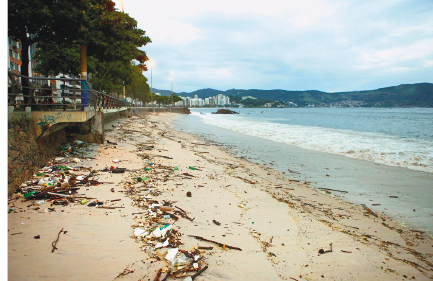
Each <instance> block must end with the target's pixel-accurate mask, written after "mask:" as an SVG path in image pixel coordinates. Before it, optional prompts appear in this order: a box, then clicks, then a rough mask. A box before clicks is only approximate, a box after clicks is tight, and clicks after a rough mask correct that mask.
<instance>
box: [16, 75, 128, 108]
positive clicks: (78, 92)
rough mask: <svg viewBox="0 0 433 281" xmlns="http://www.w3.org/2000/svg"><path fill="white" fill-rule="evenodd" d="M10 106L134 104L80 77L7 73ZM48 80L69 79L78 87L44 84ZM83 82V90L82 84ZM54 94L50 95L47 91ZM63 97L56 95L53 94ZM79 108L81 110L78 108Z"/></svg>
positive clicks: (106, 105)
mask: <svg viewBox="0 0 433 281" xmlns="http://www.w3.org/2000/svg"><path fill="white" fill-rule="evenodd" d="M8 77H9V83H8V105H9V106H14V107H15V108H17V107H20V106H24V107H32V108H34V109H35V110H55V109H56V108H63V110H66V109H68V110H84V107H86V106H91V107H93V108H95V109H97V110H98V109H102V108H116V107H125V106H127V107H130V106H133V104H131V103H129V102H126V101H123V100H120V99H118V98H116V97H113V96H111V95H108V94H104V93H101V92H98V91H96V90H94V89H92V86H91V85H90V83H89V82H87V81H86V80H84V79H78V78H51V77H27V76H23V75H19V74H16V73H13V72H10V71H9V72H8ZM48 81H63V82H64V84H66V82H69V83H71V82H72V84H78V85H74V86H75V87H76V88H69V89H65V88H46V87H43V86H42V85H43V84H48ZM83 83H84V85H85V87H83V88H84V89H81V88H82V87H81V85H82V84H83ZM50 92H51V93H53V94H52V97H49V96H48V95H47V93H50ZM55 92H56V94H57V95H58V94H59V93H60V96H55V95H54V93H55ZM77 107H78V109H77Z"/></svg>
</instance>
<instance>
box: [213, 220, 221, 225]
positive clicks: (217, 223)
mask: <svg viewBox="0 0 433 281" xmlns="http://www.w3.org/2000/svg"><path fill="white" fill-rule="evenodd" d="M213 223H214V224H216V225H221V223H220V222H217V221H216V220H213Z"/></svg>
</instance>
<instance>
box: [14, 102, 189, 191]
mask: <svg viewBox="0 0 433 281" xmlns="http://www.w3.org/2000/svg"><path fill="white" fill-rule="evenodd" d="M148 112H175V113H180V114H189V113H190V112H189V109H188V108H173V109H171V108H159V107H155V108H150V107H148V108H146V107H140V108H138V107H135V108H129V109H127V110H124V111H117V112H116V111H113V112H110V110H109V109H108V110H107V109H104V110H103V112H101V111H96V112H95V114H94V116H93V117H92V118H91V119H89V120H85V121H82V122H66V121H68V120H65V121H64V122H60V123H56V124H42V125H41V122H39V121H38V120H39V119H40V116H39V115H38V114H39V113H35V114H33V115H32V114H29V113H13V114H12V115H11V116H10V117H9V120H8V196H11V195H12V194H13V192H14V191H15V190H16V189H17V188H18V187H19V186H20V185H21V183H23V182H24V181H26V180H28V179H29V178H31V177H32V175H33V174H34V173H35V172H37V171H38V170H39V168H41V167H43V166H45V164H46V162H47V161H48V160H49V159H52V158H53V157H54V156H55V155H56V154H57V153H58V151H59V150H60V148H61V147H62V146H63V145H65V144H66V143H67V142H69V141H73V140H82V141H88V142H95V143H104V133H103V132H104V124H107V123H109V122H111V121H113V120H115V119H118V118H125V117H126V118H128V117H131V116H133V115H136V114H143V113H148ZM42 114H46V115H47V116H48V114H50V113H48V112H46V113H42ZM51 114H57V115H58V114H65V113H64V112H61V111H59V112H52V113H51ZM56 117H57V116H56ZM58 119H60V118H58ZM101 120H102V121H101ZM71 121H72V120H71ZM45 127H46V128H45ZM41 131H43V133H41ZM95 132H96V133H95Z"/></svg>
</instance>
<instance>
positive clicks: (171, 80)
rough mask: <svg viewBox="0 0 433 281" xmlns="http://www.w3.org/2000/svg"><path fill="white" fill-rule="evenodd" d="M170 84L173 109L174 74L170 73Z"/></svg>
mask: <svg viewBox="0 0 433 281" xmlns="http://www.w3.org/2000/svg"><path fill="white" fill-rule="evenodd" d="M170 82H171V108H173V72H170Z"/></svg>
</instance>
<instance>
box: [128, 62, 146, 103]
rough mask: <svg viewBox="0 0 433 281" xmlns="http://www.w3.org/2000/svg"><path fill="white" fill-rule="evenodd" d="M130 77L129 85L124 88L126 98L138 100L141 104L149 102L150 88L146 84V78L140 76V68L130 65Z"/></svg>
mask: <svg viewBox="0 0 433 281" xmlns="http://www.w3.org/2000/svg"><path fill="white" fill-rule="evenodd" d="M130 67H131V69H132V76H131V83H130V84H129V86H126V87H125V93H126V96H128V97H131V98H133V99H139V100H141V101H142V102H143V103H148V102H150V87H149V84H147V78H146V77H144V75H143V74H142V70H141V68H140V67H138V66H135V65H131V66H130Z"/></svg>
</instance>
